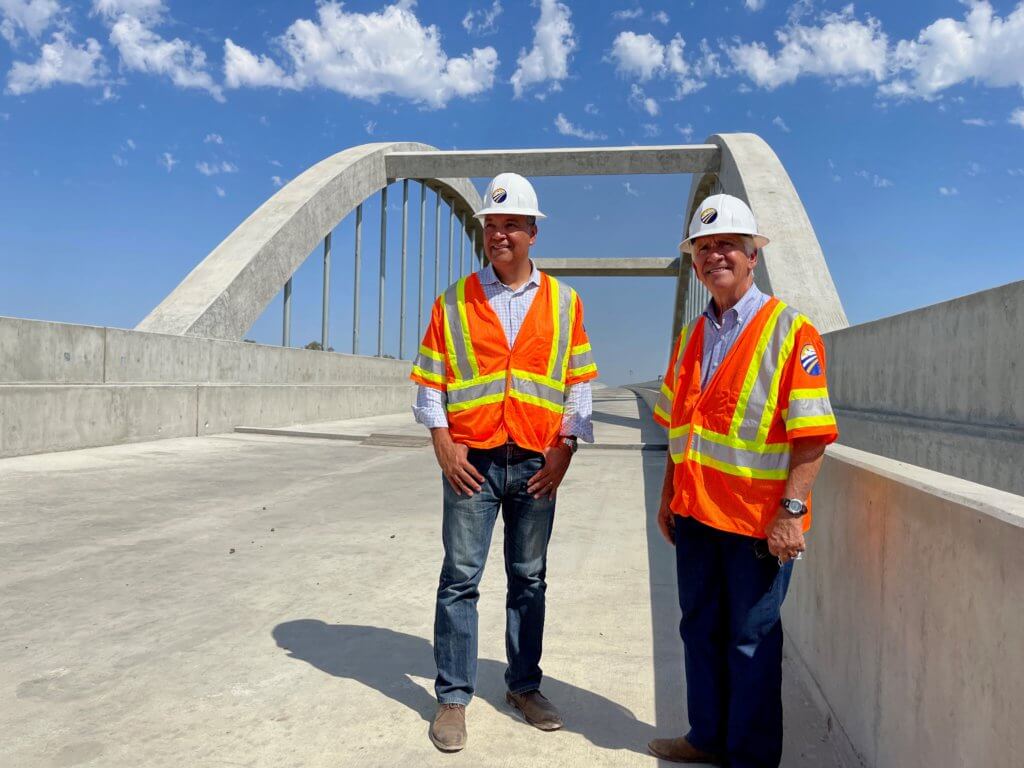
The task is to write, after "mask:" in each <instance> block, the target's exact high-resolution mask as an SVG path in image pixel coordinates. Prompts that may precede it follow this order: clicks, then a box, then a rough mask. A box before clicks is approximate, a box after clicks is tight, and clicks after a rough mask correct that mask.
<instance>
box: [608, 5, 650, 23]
mask: <svg viewBox="0 0 1024 768" xmlns="http://www.w3.org/2000/svg"><path fill="white" fill-rule="evenodd" d="M643 15H644V9H643V8H639V7H638V8H623V9H622V10H621V11H614V12H613V13H612V18H613V19H615V20H616V21H632V20H633V19H639V18H640V17H641V16H643Z"/></svg>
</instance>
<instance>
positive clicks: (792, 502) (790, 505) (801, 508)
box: [779, 499, 807, 517]
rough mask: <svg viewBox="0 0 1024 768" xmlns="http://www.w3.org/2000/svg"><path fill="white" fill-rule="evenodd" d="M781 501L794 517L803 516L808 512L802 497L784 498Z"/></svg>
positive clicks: (783, 506)
mask: <svg viewBox="0 0 1024 768" xmlns="http://www.w3.org/2000/svg"><path fill="white" fill-rule="evenodd" d="M779 503H780V505H781V506H782V508H783V509H784V510H786V511H787V512H788V513H789V514H791V515H792V516H793V517H803V516H804V515H806V514H807V505H806V504H804V503H803V502H802V501H800V499H783V500H782V501H781V502H779Z"/></svg>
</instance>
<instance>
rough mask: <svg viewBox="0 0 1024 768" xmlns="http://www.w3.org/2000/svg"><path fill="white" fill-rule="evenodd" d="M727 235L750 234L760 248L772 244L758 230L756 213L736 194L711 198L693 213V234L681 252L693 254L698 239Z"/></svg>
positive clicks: (688, 236)
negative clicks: (735, 195)
mask: <svg viewBox="0 0 1024 768" xmlns="http://www.w3.org/2000/svg"><path fill="white" fill-rule="evenodd" d="M726 233H728V234H730V235H750V236H751V237H752V238H754V245H756V246H757V247H758V248H764V247H765V246H766V245H768V238H767V237H765V236H764V235H762V234H760V233H759V232H758V231H757V222H756V221H754V213H753V211H751V210H750V208H749V207H748V206H747V204H746V203H744V202H743V201H742V200H740V199H739V198H738V197H733V196H732V195H711V196H710V197H707V198H705V199H704V202H702V203H701V204H700V205H699V206H697V210H696V211H694V212H693V218H692V219H690V230H689V234H688V235H687V237H686V238H685V239H684V240H683V242H681V243H680V244H679V250H680V251H682V252H683V253H693V241H694V240H695V239H696V238H698V237H705V236H706V235H720V234H726Z"/></svg>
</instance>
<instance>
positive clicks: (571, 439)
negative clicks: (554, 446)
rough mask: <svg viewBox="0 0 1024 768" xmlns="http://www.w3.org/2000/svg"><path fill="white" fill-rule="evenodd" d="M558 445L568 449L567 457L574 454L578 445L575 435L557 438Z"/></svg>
mask: <svg viewBox="0 0 1024 768" xmlns="http://www.w3.org/2000/svg"><path fill="white" fill-rule="evenodd" d="M558 443H559V445H564V446H565V447H566V448H568V449H569V455H570V456H571V455H572V454H574V453H576V451H578V450H579V447H580V446H579V444H578V443H577V441H576V435H561V436H560V437H559V438H558Z"/></svg>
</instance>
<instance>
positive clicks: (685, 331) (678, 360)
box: [672, 320, 697, 386]
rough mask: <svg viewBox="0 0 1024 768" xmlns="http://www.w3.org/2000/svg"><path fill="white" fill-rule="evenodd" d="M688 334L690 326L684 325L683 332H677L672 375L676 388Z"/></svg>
mask: <svg viewBox="0 0 1024 768" xmlns="http://www.w3.org/2000/svg"><path fill="white" fill-rule="evenodd" d="M694 322H697V321H696V320H695V321H694ZM689 334H690V326H689V325H684V326H683V330H681V331H680V332H679V353H678V355H677V356H676V369H675V371H674V372H673V374H672V383H673V384H675V385H676V386H678V385H679V372H680V371H681V370H682V369H683V353H684V352H686V341H687V337H688V336H689Z"/></svg>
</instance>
